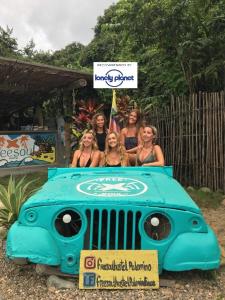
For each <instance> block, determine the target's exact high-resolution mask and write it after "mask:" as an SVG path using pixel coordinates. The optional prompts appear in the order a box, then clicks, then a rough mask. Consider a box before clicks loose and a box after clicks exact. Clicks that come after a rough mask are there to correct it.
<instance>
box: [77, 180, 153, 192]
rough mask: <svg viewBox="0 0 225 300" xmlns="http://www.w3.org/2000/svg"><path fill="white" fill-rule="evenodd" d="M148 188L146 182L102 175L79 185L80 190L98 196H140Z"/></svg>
mask: <svg viewBox="0 0 225 300" xmlns="http://www.w3.org/2000/svg"><path fill="white" fill-rule="evenodd" d="M147 189H148V187H147V185H146V184H145V183H144V182H142V181H139V180H136V179H132V178H125V177H101V178H97V179H92V180H87V181H84V182H82V183H80V184H78V185H77V190H78V191H79V192H81V193H83V194H86V195H90V196H97V197H103V196H104V197H128V196H138V195H141V194H143V193H145V192H146V191H147Z"/></svg>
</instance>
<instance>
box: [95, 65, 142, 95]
mask: <svg viewBox="0 0 225 300" xmlns="http://www.w3.org/2000/svg"><path fill="white" fill-rule="evenodd" d="M93 82H94V88H113V89H115V88H137V63H136V62H131V63H126V62H125V63H122V62H119V63H110V62H109V63H105V62H104V63H94V74H93Z"/></svg>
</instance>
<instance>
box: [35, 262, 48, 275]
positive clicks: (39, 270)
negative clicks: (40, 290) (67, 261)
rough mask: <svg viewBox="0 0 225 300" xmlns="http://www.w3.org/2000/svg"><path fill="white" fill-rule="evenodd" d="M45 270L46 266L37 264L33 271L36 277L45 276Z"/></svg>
mask: <svg viewBox="0 0 225 300" xmlns="http://www.w3.org/2000/svg"><path fill="white" fill-rule="evenodd" d="M46 268H47V266H46V265H40V264H37V265H36V267H35V271H36V273H37V274H38V275H43V274H46Z"/></svg>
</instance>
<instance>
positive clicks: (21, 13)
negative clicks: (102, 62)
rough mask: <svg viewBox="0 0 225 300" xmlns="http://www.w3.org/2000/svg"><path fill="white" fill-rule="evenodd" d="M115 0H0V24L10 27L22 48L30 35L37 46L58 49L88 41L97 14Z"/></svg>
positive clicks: (100, 13) (42, 48)
mask: <svg viewBox="0 0 225 300" xmlns="http://www.w3.org/2000/svg"><path fill="white" fill-rule="evenodd" d="M116 2H118V0H0V26H1V27H3V28H4V29H6V26H8V27H9V28H13V34H12V36H13V37H15V38H16V39H17V42H18V45H19V48H20V49H21V48H23V47H24V46H25V45H26V44H27V43H28V42H29V41H30V40H31V39H33V40H34V43H35V45H36V47H35V49H36V50H44V51H47V50H59V49H62V48H64V47H65V46H66V45H68V44H70V43H72V42H80V43H82V44H83V45H87V44H88V43H89V42H90V41H91V40H92V38H93V37H94V30H93V29H94V27H95V25H96V23H97V17H98V16H102V15H103V14H104V10H105V9H106V8H108V7H109V6H110V5H111V4H112V3H116Z"/></svg>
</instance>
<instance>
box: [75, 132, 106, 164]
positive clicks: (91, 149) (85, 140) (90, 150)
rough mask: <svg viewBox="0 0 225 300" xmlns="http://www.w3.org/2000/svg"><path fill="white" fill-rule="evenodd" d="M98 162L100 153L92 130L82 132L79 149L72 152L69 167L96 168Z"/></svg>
mask: <svg viewBox="0 0 225 300" xmlns="http://www.w3.org/2000/svg"><path fill="white" fill-rule="evenodd" d="M99 160H100V151H99V150H98V146H97V143H96V139H95V135H94V133H93V131H92V130H87V131H85V132H84V134H83V136H82V138H81V140H80V144H79V149H78V150H76V151H75V152H74V156H73V161H72V164H71V167H77V168H87V167H97V166H98V164H99Z"/></svg>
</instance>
